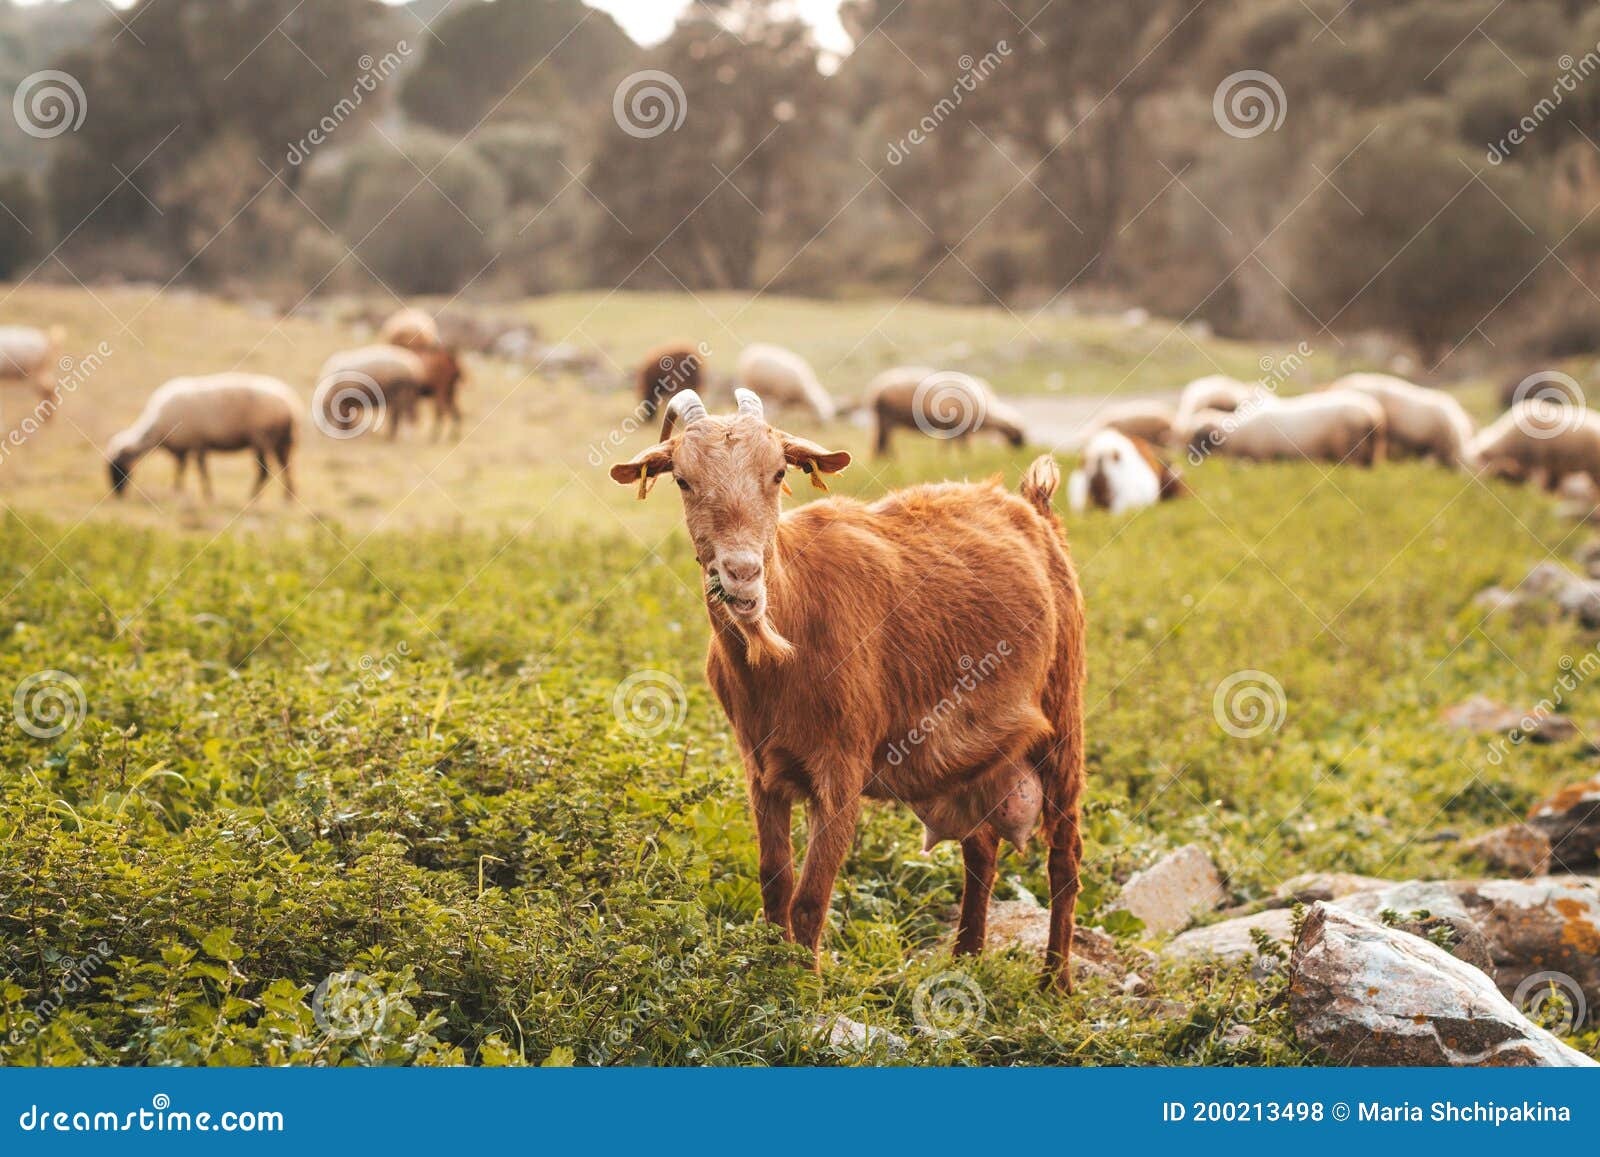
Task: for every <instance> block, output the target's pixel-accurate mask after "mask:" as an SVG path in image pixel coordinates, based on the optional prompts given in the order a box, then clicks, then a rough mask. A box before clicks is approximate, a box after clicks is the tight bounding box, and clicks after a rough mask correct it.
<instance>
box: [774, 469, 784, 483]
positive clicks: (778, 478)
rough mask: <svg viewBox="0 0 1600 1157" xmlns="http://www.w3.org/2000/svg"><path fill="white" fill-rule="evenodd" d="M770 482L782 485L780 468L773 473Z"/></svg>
mask: <svg viewBox="0 0 1600 1157" xmlns="http://www.w3.org/2000/svg"><path fill="white" fill-rule="evenodd" d="M772 484H773V485H774V486H782V485H783V471H782V470H780V471H778V472H777V473H776V474H774V475H773V476H772Z"/></svg>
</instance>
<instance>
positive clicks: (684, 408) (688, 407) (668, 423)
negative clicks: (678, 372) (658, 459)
mask: <svg viewBox="0 0 1600 1157" xmlns="http://www.w3.org/2000/svg"><path fill="white" fill-rule="evenodd" d="M705 416H706V404H705V403H704V402H702V401H701V400H700V395H699V394H697V393H695V392H694V391H693V390H679V391H678V392H677V393H676V394H673V395H672V399H671V401H669V402H668V403H667V416H666V417H665V418H664V419H662V421H661V439H660V440H661V441H663V442H665V441H666V440H667V439H668V438H670V437H672V427H673V425H674V423H676V422H677V421H678V420H679V419H682V421H683V424H684V425H685V426H692V425H694V424H695V423H696V422H698V421H699V420H700V419H701V418H704V417H705Z"/></svg>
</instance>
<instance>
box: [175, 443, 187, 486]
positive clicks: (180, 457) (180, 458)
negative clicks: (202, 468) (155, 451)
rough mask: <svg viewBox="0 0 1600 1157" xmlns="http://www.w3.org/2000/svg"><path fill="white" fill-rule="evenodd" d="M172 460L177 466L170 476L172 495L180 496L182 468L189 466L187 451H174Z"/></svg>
mask: <svg viewBox="0 0 1600 1157" xmlns="http://www.w3.org/2000/svg"><path fill="white" fill-rule="evenodd" d="M172 458H173V460H174V461H175V462H177V464H178V468H177V470H176V471H175V472H174V473H173V475H172V492H173V493H174V494H182V493H183V468H184V467H185V466H187V465H188V464H189V453H188V451H187V450H174V451H173V452H172Z"/></svg>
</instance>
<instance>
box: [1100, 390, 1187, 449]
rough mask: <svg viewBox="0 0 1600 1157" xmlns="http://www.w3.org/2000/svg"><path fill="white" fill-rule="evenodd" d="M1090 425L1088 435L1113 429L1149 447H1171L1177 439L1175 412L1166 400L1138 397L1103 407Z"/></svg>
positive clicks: (1176, 417)
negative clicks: (1143, 442) (1140, 398)
mask: <svg viewBox="0 0 1600 1157" xmlns="http://www.w3.org/2000/svg"><path fill="white" fill-rule="evenodd" d="M1089 428H1090V431H1091V436H1092V434H1093V433H1098V432H1099V431H1101V430H1116V431H1118V432H1119V433H1122V434H1126V435H1128V437H1130V438H1138V439H1140V440H1141V441H1145V442H1148V443H1150V444H1151V445H1152V446H1171V445H1173V444H1174V443H1176V442H1177V441H1178V415H1177V411H1175V410H1174V409H1173V408H1172V407H1171V406H1169V405H1167V403H1165V402H1158V401H1143V400H1141V401H1132V402H1118V403H1116V404H1115V405H1110V406H1106V407H1105V408H1104V409H1102V410H1101V411H1100V413H1099V414H1098V416H1097V417H1096V418H1095V420H1094V422H1093V423H1092V424H1091V425H1090V427H1089Z"/></svg>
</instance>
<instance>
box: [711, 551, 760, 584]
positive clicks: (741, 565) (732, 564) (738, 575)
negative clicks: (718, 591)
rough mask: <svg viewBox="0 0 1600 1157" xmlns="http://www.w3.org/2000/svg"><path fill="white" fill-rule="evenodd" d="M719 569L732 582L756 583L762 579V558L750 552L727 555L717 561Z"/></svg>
mask: <svg viewBox="0 0 1600 1157" xmlns="http://www.w3.org/2000/svg"><path fill="white" fill-rule="evenodd" d="M717 569H718V570H719V571H721V572H722V577H723V578H725V579H727V580H729V581H730V582H736V583H748V582H754V581H755V580H756V579H758V578H760V577H761V556H760V555H759V554H756V553H755V552H753V551H748V550H746V551H738V552H736V553H734V554H725V555H723V556H722V557H721V558H720V559H719V560H718V561H717Z"/></svg>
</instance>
